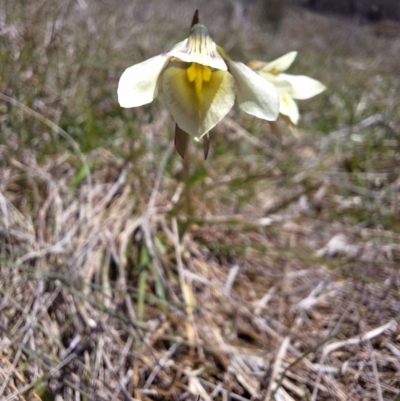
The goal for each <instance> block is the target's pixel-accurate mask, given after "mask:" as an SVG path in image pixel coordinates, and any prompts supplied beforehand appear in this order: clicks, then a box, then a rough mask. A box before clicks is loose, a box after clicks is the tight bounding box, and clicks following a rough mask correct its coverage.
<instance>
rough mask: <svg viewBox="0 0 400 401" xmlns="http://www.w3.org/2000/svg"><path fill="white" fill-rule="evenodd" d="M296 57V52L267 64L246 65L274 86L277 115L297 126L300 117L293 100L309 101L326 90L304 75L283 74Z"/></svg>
mask: <svg viewBox="0 0 400 401" xmlns="http://www.w3.org/2000/svg"><path fill="white" fill-rule="evenodd" d="M296 56H297V52H290V53H287V54H285V55H284V56H282V57H279V58H278V59H276V60H274V61H271V62H269V63H265V62H263V61H250V62H249V63H248V64H247V65H248V66H249V67H250V68H251V69H252V70H254V71H255V72H256V73H257V74H258V75H260V76H261V77H263V78H264V79H265V80H266V81H268V82H270V83H272V84H273V85H274V86H275V88H276V90H277V92H278V95H279V102H280V106H279V113H280V114H283V115H284V116H286V117H288V118H289V120H290V121H291V122H292V123H293V124H294V125H297V123H298V121H299V117H300V114H299V109H298V107H297V104H296V102H295V101H294V99H299V100H300V99H309V98H310V97H313V96H316V95H319V94H320V93H321V92H323V91H324V90H325V89H326V87H325V85H323V84H322V83H321V82H319V81H317V80H316V79H313V78H310V77H307V76H305V75H290V74H284V73H283V71H286V70H287V69H288V68H289V67H290V66H291V65H292V63H293V61H294V59H295V58H296Z"/></svg>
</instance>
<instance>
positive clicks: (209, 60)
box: [168, 37, 228, 71]
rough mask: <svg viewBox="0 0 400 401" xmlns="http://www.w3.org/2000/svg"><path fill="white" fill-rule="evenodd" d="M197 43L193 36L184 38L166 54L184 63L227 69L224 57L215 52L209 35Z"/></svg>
mask: <svg viewBox="0 0 400 401" xmlns="http://www.w3.org/2000/svg"><path fill="white" fill-rule="evenodd" d="M198 43H199V42H198V41H196V40H195V38H193V37H192V38H188V39H185V40H184V41H183V42H180V43H178V44H177V45H175V46H174V47H173V48H172V50H171V51H170V52H168V54H169V55H170V56H173V57H176V58H178V59H179V60H182V61H185V62H186V63H198V64H202V65H207V66H209V67H211V68H215V69H217V70H224V71H226V70H227V69H228V68H227V66H226V63H225V61H224V59H223V58H222V57H221V56H220V55H219V53H218V52H217V48H216V44H215V43H214V42H213V41H212V40H211V38H210V37H207V38H204V40H203V44H202V45H201V46H199V45H198Z"/></svg>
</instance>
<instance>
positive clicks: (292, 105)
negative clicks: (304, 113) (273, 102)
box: [279, 94, 300, 125]
mask: <svg viewBox="0 0 400 401" xmlns="http://www.w3.org/2000/svg"><path fill="white" fill-rule="evenodd" d="M279 112H280V113H281V114H283V115H285V116H287V117H289V119H290V121H291V122H292V123H293V124H294V125H296V124H297V123H298V122H299V117H300V115H299V109H298V107H297V104H296V102H295V101H294V100H293V99H292V98H291V97H290V96H289V95H288V94H286V95H283V96H281V97H280V109H279Z"/></svg>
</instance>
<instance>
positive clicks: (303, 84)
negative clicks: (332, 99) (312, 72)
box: [279, 74, 326, 99]
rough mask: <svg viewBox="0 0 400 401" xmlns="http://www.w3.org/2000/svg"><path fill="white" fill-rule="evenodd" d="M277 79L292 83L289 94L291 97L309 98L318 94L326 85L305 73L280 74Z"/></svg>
mask: <svg viewBox="0 0 400 401" xmlns="http://www.w3.org/2000/svg"><path fill="white" fill-rule="evenodd" d="M279 79H280V80H283V81H286V82H289V83H290V84H291V85H292V90H291V92H290V95H291V96H292V97H293V99H309V98H310V97H313V96H316V95H319V94H320V93H321V92H323V91H324V90H325V89H326V86H325V85H323V84H322V83H321V82H319V81H317V80H316V79H314V78H310V77H307V76H305V75H289V74H281V75H279Z"/></svg>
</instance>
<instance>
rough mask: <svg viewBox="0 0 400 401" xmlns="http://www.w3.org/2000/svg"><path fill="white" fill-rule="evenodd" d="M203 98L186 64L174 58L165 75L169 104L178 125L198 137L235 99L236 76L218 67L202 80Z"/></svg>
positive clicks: (225, 112) (222, 115) (220, 117)
mask: <svg viewBox="0 0 400 401" xmlns="http://www.w3.org/2000/svg"><path fill="white" fill-rule="evenodd" d="M202 85H203V86H202V91H201V98H199V96H198V94H197V93H196V89H195V86H194V83H192V82H189V80H188V77H187V64H185V63H183V62H179V61H171V63H170V64H169V65H168V67H167V68H166V69H165V71H164V72H163V75H162V89H163V96H164V98H165V102H166V105H167V107H168V109H169V111H170V113H171V114H172V117H173V118H174V120H175V122H176V123H177V124H178V125H179V127H180V128H181V129H182V130H183V131H185V132H187V133H188V134H189V135H192V136H194V137H195V138H197V139H199V138H201V137H202V136H203V135H205V134H206V133H207V132H208V131H209V130H210V129H211V128H213V127H214V126H215V125H216V124H218V122H220V121H221V120H222V119H223V118H224V117H225V116H226V114H228V112H229V110H230V109H231V108H232V106H233V104H234V102H235V91H234V80H233V77H232V76H231V74H229V72H228V71H221V70H216V71H213V72H212V74H211V78H210V81H208V82H203V84H202Z"/></svg>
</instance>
